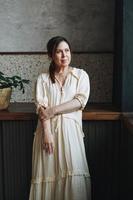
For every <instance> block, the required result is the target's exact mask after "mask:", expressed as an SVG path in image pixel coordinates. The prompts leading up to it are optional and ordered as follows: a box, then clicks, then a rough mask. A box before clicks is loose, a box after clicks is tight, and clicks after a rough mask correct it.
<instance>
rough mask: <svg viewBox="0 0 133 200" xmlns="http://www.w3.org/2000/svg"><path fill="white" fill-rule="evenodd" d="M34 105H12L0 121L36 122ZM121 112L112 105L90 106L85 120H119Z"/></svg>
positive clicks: (85, 111) (84, 112) (0, 115)
mask: <svg viewBox="0 0 133 200" xmlns="http://www.w3.org/2000/svg"><path fill="white" fill-rule="evenodd" d="M35 110H36V109H35V105H34V103H11V104H10V106H9V108H8V109H7V110H2V111H0V120H36V119H37V115H36V112H35ZM120 118H121V112H119V111H118V110H117V109H116V108H115V107H113V106H112V105H111V104H89V105H88V106H87V107H86V108H85V110H84V111H83V120H119V119H120Z"/></svg>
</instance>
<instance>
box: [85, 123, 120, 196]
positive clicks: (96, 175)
mask: <svg viewBox="0 0 133 200" xmlns="http://www.w3.org/2000/svg"><path fill="white" fill-rule="evenodd" d="M83 125H84V126H83V127H84V132H85V146H86V154H87V160H88V165H89V168H90V174H91V178H92V196H93V200H98V199H102V200H118V199H119V178H120V141H119V138H120V134H121V123H120V121H88V122H86V121H84V123H83Z"/></svg>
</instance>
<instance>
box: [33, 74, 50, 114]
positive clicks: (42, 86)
mask: <svg viewBox="0 0 133 200" xmlns="http://www.w3.org/2000/svg"><path fill="white" fill-rule="evenodd" d="M35 104H36V107H37V109H36V112H37V113H38V110H39V108H40V106H43V107H45V108H46V107H47V106H48V97H47V92H46V83H45V80H44V79H43V77H42V74H41V75H39V76H38V79H37V82H36V92H35Z"/></svg>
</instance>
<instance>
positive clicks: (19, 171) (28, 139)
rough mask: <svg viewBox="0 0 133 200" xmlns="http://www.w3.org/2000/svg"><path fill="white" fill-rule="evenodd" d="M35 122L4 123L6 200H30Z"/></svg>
mask: <svg viewBox="0 0 133 200" xmlns="http://www.w3.org/2000/svg"><path fill="white" fill-rule="evenodd" d="M34 127H35V125H34V122H33V121H4V122H3V158H4V163H3V167H4V182H5V187H4V195H5V199H4V200H18V199H19V200H28V195H29V187H30V178H31V160H32V142H33V132H34Z"/></svg>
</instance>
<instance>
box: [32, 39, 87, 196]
mask: <svg viewBox="0 0 133 200" xmlns="http://www.w3.org/2000/svg"><path fill="white" fill-rule="evenodd" d="M47 50H48V56H49V58H50V59H51V64H50V67H49V72H48V73H43V74H41V75H39V77H38V80H37V86H36V105H37V113H38V114H39V121H38V126H37V129H36V134H35V138H34V144H33V161H32V181H31V191H30V200H81V199H83V200H90V199H91V194H90V193H91V192H90V175H89V170H88V166H87V161H86V155H85V149H84V143H83V136H84V134H83V131H82V109H83V108H84V107H85V105H86V103H87V100H88V97H89V92H90V84H89V78H88V75H87V73H86V72H85V71H84V70H83V69H77V68H72V67H71V66H70V62H71V47H70V44H69V42H68V41H67V40H66V39H65V38H63V37H60V36H57V37H53V38H52V39H50V40H49V42H48V44H47Z"/></svg>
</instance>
